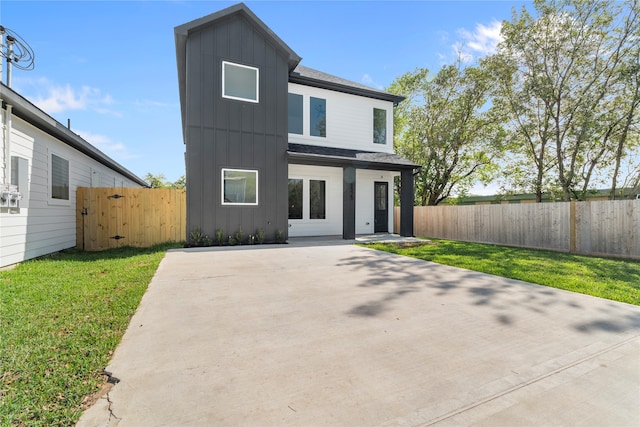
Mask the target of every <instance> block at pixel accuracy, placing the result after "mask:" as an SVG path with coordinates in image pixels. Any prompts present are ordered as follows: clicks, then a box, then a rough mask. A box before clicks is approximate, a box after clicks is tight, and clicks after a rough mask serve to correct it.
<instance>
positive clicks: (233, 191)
mask: <svg viewBox="0 0 640 427" xmlns="http://www.w3.org/2000/svg"><path fill="white" fill-rule="evenodd" d="M222 204H223V205H257V204H258V171H254V170H243V169H222Z"/></svg>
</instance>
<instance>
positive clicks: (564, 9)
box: [484, 0, 640, 200]
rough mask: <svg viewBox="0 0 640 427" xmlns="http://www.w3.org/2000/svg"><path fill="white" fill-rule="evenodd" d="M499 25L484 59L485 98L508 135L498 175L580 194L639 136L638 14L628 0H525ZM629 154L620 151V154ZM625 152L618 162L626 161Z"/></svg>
mask: <svg viewBox="0 0 640 427" xmlns="http://www.w3.org/2000/svg"><path fill="white" fill-rule="evenodd" d="M534 7H535V9H536V14H535V15H536V16H535V17H534V16H532V15H531V14H529V12H528V11H527V10H526V9H525V8H523V9H522V10H521V12H520V13H514V14H513V17H512V19H511V21H510V22H505V23H504V24H503V28H502V36H503V37H504V41H503V42H502V43H501V44H500V46H499V49H498V53H497V55H495V56H493V57H491V58H488V59H487V60H486V61H484V66H486V67H487V68H489V69H491V74H492V75H493V76H494V78H495V81H496V83H497V85H496V91H495V97H494V104H495V105H496V107H498V108H499V109H500V110H501V111H504V112H505V113H507V114H508V119H507V120H506V125H507V127H508V129H509V130H510V136H511V137H512V138H513V140H514V142H515V144H514V145H512V147H511V148H512V150H511V153H510V156H509V158H510V161H509V164H508V166H507V168H506V173H505V176H506V177H507V181H508V183H509V184H510V185H511V187H512V188H513V187H515V188H517V189H518V190H521V191H525V192H526V191H533V192H535V193H536V194H537V195H538V196H540V195H541V194H542V193H543V192H545V191H550V190H553V189H554V188H555V189H558V190H559V191H560V193H561V194H562V198H563V200H569V199H573V198H576V199H584V197H585V195H586V192H587V191H588V190H589V189H590V188H593V185H594V184H598V185H603V184H605V183H606V179H607V178H608V179H610V180H611V183H612V184H611V186H612V188H613V189H615V188H616V186H617V185H618V183H620V182H622V177H621V175H620V174H621V166H622V165H623V164H626V165H627V166H628V165H632V166H633V165H634V164H635V165H638V166H640V162H638V160H637V156H636V159H635V161H634V159H632V158H630V157H629V155H630V154H631V153H633V152H634V150H636V149H637V147H638V144H639V143H640V141H639V129H638V126H637V125H638V109H639V108H640V96H639V94H640V90H639V87H640V66H638V62H639V60H640V43H638V38H639V37H640V17H639V16H638V13H639V9H638V7H637V3H636V2H635V1H633V0H628V1H625V2H621V1H614V0H587V1H582V0H563V1H552V0H549V1H540V0H537V1H535V2H534ZM626 160H628V161H626ZM625 161H626V163H625Z"/></svg>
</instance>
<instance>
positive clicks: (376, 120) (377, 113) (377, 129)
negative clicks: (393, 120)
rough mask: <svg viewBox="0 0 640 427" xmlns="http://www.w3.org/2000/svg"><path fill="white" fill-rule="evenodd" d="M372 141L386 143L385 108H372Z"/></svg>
mask: <svg viewBox="0 0 640 427" xmlns="http://www.w3.org/2000/svg"><path fill="white" fill-rule="evenodd" d="M373 143H374V144H386V143H387V110H381V109H379V108H374V109H373Z"/></svg>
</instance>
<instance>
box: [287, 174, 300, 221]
mask: <svg viewBox="0 0 640 427" xmlns="http://www.w3.org/2000/svg"><path fill="white" fill-rule="evenodd" d="M302 189H303V183H302V180H301V179H289V219H302Z"/></svg>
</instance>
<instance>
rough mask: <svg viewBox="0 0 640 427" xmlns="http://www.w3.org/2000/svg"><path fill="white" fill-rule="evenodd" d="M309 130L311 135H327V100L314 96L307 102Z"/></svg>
mask: <svg viewBox="0 0 640 427" xmlns="http://www.w3.org/2000/svg"><path fill="white" fill-rule="evenodd" d="M309 131H310V134H311V136H322V137H326V136H327V100H326V99H322V98H314V97H313V96H312V97H311V99H310V102H309Z"/></svg>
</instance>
